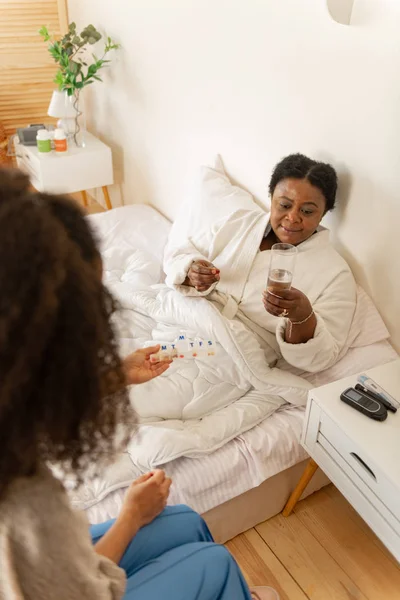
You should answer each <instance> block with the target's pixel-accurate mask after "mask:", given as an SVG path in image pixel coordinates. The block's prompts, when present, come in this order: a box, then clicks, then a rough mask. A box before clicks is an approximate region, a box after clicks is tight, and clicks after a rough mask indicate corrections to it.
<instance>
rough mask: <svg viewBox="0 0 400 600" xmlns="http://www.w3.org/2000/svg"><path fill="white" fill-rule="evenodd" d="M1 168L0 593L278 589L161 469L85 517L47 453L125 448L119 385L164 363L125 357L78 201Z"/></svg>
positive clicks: (206, 594)
mask: <svg viewBox="0 0 400 600" xmlns="http://www.w3.org/2000/svg"><path fill="white" fill-rule="evenodd" d="M28 187H29V181H28V179H27V177H25V176H24V175H22V174H20V173H18V172H13V171H1V170H0V231H1V235H0V256H1V260H0V290H1V295H0V599H1V600H3V599H4V600H20V599H22V598H25V599H29V600H55V599H57V600H78V599H79V600H119V599H121V598H126V599H128V598H132V599H134V600H141V599H142V600H159V599H160V598H165V599H166V600H169V599H170V600H218V599H219V600H233V599H235V600H250V599H251V598H258V599H259V600H275V599H276V598H277V595H276V594H275V592H274V591H273V590H272V589H271V588H269V589H267V588H259V589H257V590H254V592H253V593H251V592H250V590H249V589H248V587H247V585H246V582H245V581H244V578H243V576H242V574H241V572H240V570H239V568H238V566H237V565H236V563H235V561H234V560H233V558H232V556H231V555H230V554H229V552H228V551H227V550H226V549H225V548H224V547H222V546H218V545H217V544H214V543H213V541H212V537H211V534H210V532H209V531H208V528H207V526H206V524H205V523H204V521H203V520H202V519H201V517H200V516H199V515H197V514H196V513H194V512H193V511H191V510H190V509H189V508H188V507H185V506H176V507H170V508H165V507H166V504H167V499H168V495H169V489H170V486H171V480H170V479H169V478H168V477H167V476H166V475H165V473H164V472H163V471H161V470H155V471H152V472H151V473H148V474H146V475H143V476H142V477H140V478H139V479H138V480H136V481H135V482H133V483H132V485H131V486H130V488H129V490H128V493H127V495H126V498H125V502H124V504H123V507H122V510H121V513H120V515H119V516H118V518H117V519H116V520H115V521H109V522H108V523H104V524H101V525H96V526H93V527H92V528H91V529H90V532H89V526H88V523H87V521H86V520H85V518H84V515H82V514H78V513H76V512H74V511H73V510H72V509H71V507H70V504H69V501H68V497H67V494H66V492H65V490H64V487H63V485H62V484H61V483H60V482H59V481H58V480H57V479H56V478H55V476H54V475H53V473H52V470H51V466H52V465H57V466H61V467H62V469H63V471H64V473H67V474H69V475H72V476H73V477H74V478H75V479H77V480H78V481H81V480H82V478H83V476H84V474H85V472H86V470H87V468H88V467H89V466H91V465H96V467H97V468H98V469H101V467H102V466H103V465H104V464H105V463H106V462H109V461H110V459H111V458H112V457H113V456H114V454H115V453H116V452H117V451H121V449H123V448H124V446H125V443H126V441H127V440H128V439H129V437H130V435H131V432H132V427H133V423H134V419H133V414H132V409H131V407H130V403H129V399H128V394H127V391H126V386H127V385H129V384H139V383H145V382H147V381H149V380H151V379H152V378H154V377H157V376H158V375H161V374H162V373H163V372H165V371H166V370H167V369H168V366H169V362H168V361H166V362H161V363H158V364H156V365H152V364H151V363H150V361H149V357H150V354H151V353H152V352H156V351H157V350H158V349H159V347H152V348H146V349H145V350H138V351H137V352H135V353H134V354H133V355H131V356H129V357H128V358H127V359H125V361H122V360H121V359H120V357H119V355H118V351H117V342H116V339H115V334H114V331H113V327H112V325H111V317H112V315H113V313H114V312H115V308H116V307H115V303H114V301H113V298H112V297H111V295H110V294H109V292H108V291H107V289H106V288H105V287H104V286H103V284H102V281H101V272H102V265H101V258H100V254H99V250H98V248H97V245H96V242H95V240H94V237H93V234H92V232H91V230H90V229H89V225H88V222H87V221H86V220H85V219H84V217H83V215H82V214H81V211H80V209H79V208H78V207H77V206H76V205H74V204H73V203H72V202H70V201H69V200H68V199H65V198H62V197H52V196H46V195H43V194H32V193H30V192H29V191H28Z"/></svg>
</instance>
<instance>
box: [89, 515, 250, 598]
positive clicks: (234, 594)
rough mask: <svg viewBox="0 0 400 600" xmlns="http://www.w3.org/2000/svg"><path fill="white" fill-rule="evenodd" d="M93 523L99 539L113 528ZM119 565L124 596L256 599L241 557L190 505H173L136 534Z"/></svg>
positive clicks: (108, 524) (96, 537)
mask: <svg viewBox="0 0 400 600" xmlns="http://www.w3.org/2000/svg"><path fill="white" fill-rule="evenodd" d="M113 522H114V521H107V522H106V523H102V524H100V525H93V526H92V527H91V528H90V532H91V535H92V540H93V543H96V542H97V541H98V540H99V539H100V538H101V537H102V536H103V535H104V534H105V533H106V531H107V530H108V529H109V528H110V527H111V525H112V524H113ZM119 566H120V567H121V568H122V569H124V570H125V572H126V576H127V579H128V581H127V588H126V593H125V596H124V599H125V600H251V596H250V592H249V589H248V587H247V584H246V582H245V580H244V578H243V575H242V574H241V572H240V570H239V567H238V566H237V564H236V562H235V561H234V559H233V558H232V556H231V555H230V554H229V552H228V550H226V549H225V548H224V547H223V546H219V545H217V544H215V543H214V542H213V539H212V536H211V533H210V531H209V529H208V527H207V525H206V524H205V522H204V521H203V519H202V518H201V517H200V516H199V515H198V514H197V513H195V512H193V511H192V510H191V509H190V508H188V507H187V506H174V507H168V508H166V509H165V510H164V512H162V513H161V515H160V516H159V517H157V518H156V519H155V520H154V521H153V522H152V523H150V525H147V526H146V527H143V528H142V529H141V530H140V531H139V532H138V533H137V535H136V536H135V537H134V538H133V540H132V541H131V543H130V544H129V546H128V548H127V549H126V551H125V554H124V555H123V557H122V559H121V562H120V564H119Z"/></svg>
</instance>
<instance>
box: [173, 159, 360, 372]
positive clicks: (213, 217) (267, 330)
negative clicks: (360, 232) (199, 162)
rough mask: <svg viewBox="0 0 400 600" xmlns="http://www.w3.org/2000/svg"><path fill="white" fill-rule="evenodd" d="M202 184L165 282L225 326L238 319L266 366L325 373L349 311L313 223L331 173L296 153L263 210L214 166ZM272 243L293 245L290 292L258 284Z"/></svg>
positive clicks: (339, 263) (326, 244) (336, 262)
mask: <svg viewBox="0 0 400 600" xmlns="http://www.w3.org/2000/svg"><path fill="white" fill-rule="evenodd" d="M203 186H205V187H206V188H207V190H206V191H207V193H202V196H201V198H200V201H199V206H198V207H196V209H195V210H193V218H192V220H191V221H190V219H189V220H187V223H188V224H187V225H186V230H185V231H186V237H184V236H182V235H180V236H179V234H176V235H174V234H173V235H172V236H171V240H172V242H170V243H169V245H168V247H167V250H166V255H165V263H164V269H165V272H166V274H167V280H166V282H167V284H168V285H170V286H172V287H175V288H176V289H178V290H179V291H180V292H181V293H183V294H186V295H188V296H206V297H207V298H208V299H209V300H210V301H212V302H214V303H215V306H217V307H218V308H219V310H220V311H221V312H222V314H223V315H225V316H226V317H227V318H228V319H239V320H241V321H242V322H244V323H245V324H246V325H247V326H248V327H249V328H250V329H252V330H253V332H254V333H255V334H256V335H257V336H258V339H259V341H260V343H261V345H262V347H263V348H264V351H265V354H266V358H267V361H268V363H269V364H270V365H271V366H272V365H275V364H277V362H278V361H279V360H280V359H282V358H283V359H284V360H285V361H286V362H287V363H288V364H289V365H291V366H292V367H295V368H297V369H299V370H300V371H303V372H304V371H309V372H318V371H322V370H324V369H327V368H329V367H330V366H332V365H333V364H334V363H335V362H337V361H338V360H339V358H341V357H342V356H343V355H344V353H345V352H346V351H347V349H348V348H347V345H346V341H347V337H348V333H349V329H350V325H351V322H352V319H353V315H354V311H355V307H356V284H355V281H354V278H353V275H352V273H351V271H350V268H349V267H348V265H347V263H346V262H345V261H344V260H343V258H342V257H341V256H339V254H338V253H337V252H336V251H335V249H334V248H333V247H332V245H331V243H330V241H329V232H328V231H327V230H326V229H324V228H323V227H321V226H320V221H321V219H322V217H323V216H324V215H325V214H326V213H327V212H328V211H330V210H332V209H333V208H334V206H335V198H336V191H337V176H336V172H335V170H334V169H333V167H332V166H331V165H329V164H325V163H321V162H317V161H315V160H312V159H310V158H307V157H306V156H304V155H302V154H293V155H290V156H287V157H286V158H284V159H283V160H282V161H281V162H280V163H279V164H277V165H276V167H275V169H274V171H273V173H272V177H271V181H270V184H269V192H270V196H271V211H270V213H267V212H265V211H264V210H263V209H262V208H260V207H259V206H258V205H257V204H256V203H255V202H254V200H253V198H252V197H251V195H250V194H249V193H248V192H245V191H244V190H241V189H240V188H238V187H237V186H233V185H232V184H231V183H230V181H229V179H228V178H227V176H226V174H225V172H224V171H223V167H222V165H221V164H220V163H219V164H218V165H217V166H216V168H215V169H214V170H212V169H209V170H208V171H205V173H204V175H203ZM190 212H191V210H190V208H189V213H190ZM178 227H181V230H182V231H183V227H182V226H181V224H180V223H179V224H178ZM279 242H282V243H286V244H292V245H294V246H296V247H297V250H298V255H297V263H296V267H295V271H294V279H293V286H292V288H291V289H289V290H279V292H277V291H273V290H266V282H267V275H268V269H269V263H270V260H271V248H272V246H273V245H274V244H276V243H279ZM278 366H279V363H278Z"/></svg>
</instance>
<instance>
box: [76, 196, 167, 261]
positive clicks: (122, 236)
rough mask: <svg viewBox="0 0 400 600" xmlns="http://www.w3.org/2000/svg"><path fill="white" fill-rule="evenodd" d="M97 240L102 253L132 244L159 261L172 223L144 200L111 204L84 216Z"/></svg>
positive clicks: (131, 245) (134, 248) (132, 246)
mask: <svg viewBox="0 0 400 600" xmlns="http://www.w3.org/2000/svg"><path fill="white" fill-rule="evenodd" d="M87 219H88V220H89V222H90V224H91V225H92V227H93V229H94V231H95V233H96V234H97V236H98V238H99V240H100V246H101V252H102V254H103V253H105V252H107V250H109V249H110V248H111V247H118V246H121V247H122V246H123V247H125V248H127V247H129V246H130V247H131V248H132V249H133V250H140V251H142V252H144V253H147V254H149V255H150V256H152V257H153V259H155V260H156V261H157V263H158V264H159V265H161V264H162V259H163V254H164V247H165V244H166V243H167V238H168V234H169V230H170V229H171V223H170V222H169V221H168V219H166V218H165V217H163V216H162V215H161V214H160V213H159V212H158V211H157V210H156V209H155V208H153V207H151V206H149V205H147V204H132V205H129V206H122V207H120V208H113V209H112V210H109V211H107V212H103V213H97V214H94V215H89V216H88V217H87Z"/></svg>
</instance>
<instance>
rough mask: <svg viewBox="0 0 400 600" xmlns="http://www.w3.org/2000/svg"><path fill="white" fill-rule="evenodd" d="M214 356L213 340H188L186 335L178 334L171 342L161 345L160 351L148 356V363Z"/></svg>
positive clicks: (214, 345) (214, 346) (214, 344)
mask: <svg viewBox="0 0 400 600" xmlns="http://www.w3.org/2000/svg"><path fill="white" fill-rule="evenodd" d="M215 354H216V343H215V341H214V340H203V339H200V338H195V339H190V338H188V337H186V335H184V334H180V335H179V337H178V338H176V339H175V340H174V341H173V342H164V343H161V344H160V350H159V351H158V352H156V353H155V354H152V355H151V356H150V361H151V362H160V361H162V360H168V359H170V360H174V359H176V358H177V359H192V358H204V357H213V356H215Z"/></svg>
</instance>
